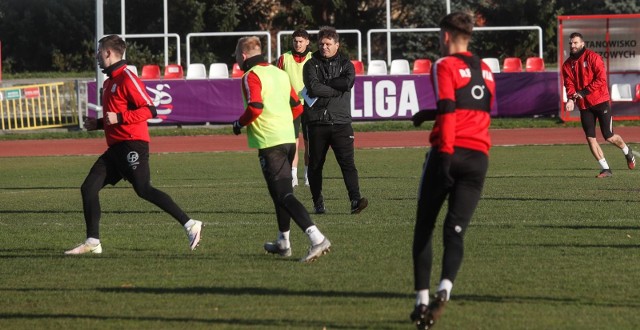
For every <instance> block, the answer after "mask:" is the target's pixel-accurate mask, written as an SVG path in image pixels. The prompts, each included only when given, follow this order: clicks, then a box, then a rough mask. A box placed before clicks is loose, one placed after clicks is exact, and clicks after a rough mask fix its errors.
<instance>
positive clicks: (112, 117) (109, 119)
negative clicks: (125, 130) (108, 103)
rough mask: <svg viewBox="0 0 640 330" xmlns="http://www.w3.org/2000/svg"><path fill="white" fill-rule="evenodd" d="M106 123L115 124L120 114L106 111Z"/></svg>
mask: <svg viewBox="0 0 640 330" xmlns="http://www.w3.org/2000/svg"><path fill="white" fill-rule="evenodd" d="M105 115H106V116H105V124H107V125H114V124H117V123H118V114H117V113H115V112H107V113H105Z"/></svg>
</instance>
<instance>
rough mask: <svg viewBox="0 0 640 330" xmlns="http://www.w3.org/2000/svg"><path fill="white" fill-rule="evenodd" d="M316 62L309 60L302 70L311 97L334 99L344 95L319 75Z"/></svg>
mask: <svg viewBox="0 0 640 330" xmlns="http://www.w3.org/2000/svg"><path fill="white" fill-rule="evenodd" d="M314 63H315V61H313V60H309V61H307V62H306V63H305V64H304V67H303V69H302V80H303V81H304V86H305V87H307V92H308V93H309V96H310V97H334V96H340V94H342V93H341V92H340V91H338V90H336V89H335V88H332V87H331V86H329V85H327V84H326V81H325V77H324V76H322V75H319V74H318V72H317V71H318V70H317V69H316V65H315V64H314Z"/></svg>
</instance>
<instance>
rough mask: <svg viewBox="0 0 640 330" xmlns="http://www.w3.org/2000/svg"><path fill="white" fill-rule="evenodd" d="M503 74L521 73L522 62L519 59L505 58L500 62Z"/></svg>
mask: <svg viewBox="0 0 640 330" xmlns="http://www.w3.org/2000/svg"><path fill="white" fill-rule="evenodd" d="M502 71H503V72H522V61H521V60H520V58H519V57H507V58H505V59H504V62H502Z"/></svg>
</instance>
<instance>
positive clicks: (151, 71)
mask: <svg viewBox="0 0 640 330" xmlns="http://www.w3.org/2000/svg"><path fill="white" fill-rule="evenodd" d="M140 78H141V79H160V66H159V65H157V64H147V65H143V66H142V75H141V76H140Z"/></svg>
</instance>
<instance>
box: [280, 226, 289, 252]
mask: <svg viewBox="0 0 640 330" xmlns="http://www.w3.org/2000/svg"><path fill="white" fill-rule="evenodd" d="M289 233H291V231H290V230H287V231H281V232H278V241H279V242H284V248H285V249H288V248H290V247H291V242H289Z"/></svg>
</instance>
